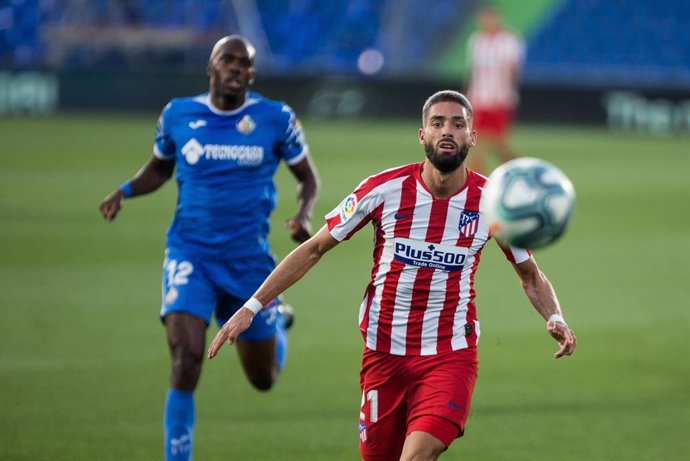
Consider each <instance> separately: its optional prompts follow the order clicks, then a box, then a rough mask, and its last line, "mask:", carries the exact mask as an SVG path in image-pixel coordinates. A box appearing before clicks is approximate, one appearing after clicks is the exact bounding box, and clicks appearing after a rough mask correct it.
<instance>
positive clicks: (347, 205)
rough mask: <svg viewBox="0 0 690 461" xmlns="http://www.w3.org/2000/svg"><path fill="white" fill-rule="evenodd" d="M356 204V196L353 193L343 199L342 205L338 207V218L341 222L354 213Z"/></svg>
mask: <svg viewBox="0 0 690 461" xmlns="http://www.w3.org/2000/svg"><path fill="white" fill-rule="evenodd" d="M356 206H357V196H356V195H355V194H351V195H348V197H347V198H346V199H345V200H344V201H343V205H342V207H341V208H340V220H341V221H342V222H345V221H347V220H348V219H350V218H351V217H352V215H353V214H355V207H356Z"/></svg>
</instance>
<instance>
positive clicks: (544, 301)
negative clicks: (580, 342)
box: [513, 257, 576, 358]
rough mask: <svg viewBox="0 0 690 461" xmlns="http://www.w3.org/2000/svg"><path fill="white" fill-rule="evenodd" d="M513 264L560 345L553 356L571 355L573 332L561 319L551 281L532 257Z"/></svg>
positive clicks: (527, 292)
mask: <svg viewBox="0 0 690 461" xmlns="http://www.w3.org/2000/svg"><path fill="white" fill-rule="evenodd" d="M513 266H514V267H515V272H517V274H518V277H520V282H521V283H522V288H523V289H524V290H525V293H526V294H527V297H528V298H529V300H530V302H531V303H532V305H533V306H534V308H535V309H536V310H537V312H539V314H541V316H542V317H544V320H546V330H547V331H548V332H549V334H550V335H551V336H552V337H553V338H554V339H555V340H556V341H557V342H558V344H559V345H560V347H559V349H558V352H556V354H555V355H554V357H555V358H560V357H563V356H564V355H572V354H573V352H574V351H575V345H576V338H575V333H574V332H573V331H572V330H571V329H570V328H568V325H567V324H566V323H565V320H564V319H563V313H562V312H561V308H560V305H559V303H558V298H557V297H556V292H555V291H554V289H553V286H552V285H551V282H549V279H547V278H546V275H544V273H543V272H542V271H540V270H539V267H538V266H537V263H536V261H535V260H534V258H532V257H530V258H529V259H528V260H527V261H524V262H522V263H520V264H513Z"/></svg>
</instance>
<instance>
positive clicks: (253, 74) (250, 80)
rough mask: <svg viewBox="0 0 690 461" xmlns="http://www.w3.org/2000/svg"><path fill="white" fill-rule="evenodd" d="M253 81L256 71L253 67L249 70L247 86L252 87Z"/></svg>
mask: <svg viewBox="0 0 690 461" xmlns="http://www.w3.org/2000/svg"><path fill="white" fill-rule="evenodd" d="M255 79H256V69H255V68H254V67H252V68H251V69H250V70H249V84H250V85H253V84H254V80H255Z"/></svg>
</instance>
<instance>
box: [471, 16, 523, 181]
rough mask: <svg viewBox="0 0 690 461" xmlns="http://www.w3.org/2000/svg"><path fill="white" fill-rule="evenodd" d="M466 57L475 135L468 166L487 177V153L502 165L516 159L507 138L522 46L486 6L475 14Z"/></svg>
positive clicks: (516, 101) (514, 100)
mask: <svg viewBox="0 0 690 461" xmlns="http://www.w3.org/2000/svg"><path fill="white" fill-rule="evenodd" d="M467 55H468V58H469V61H470V78H469V85H468V88H467V97H468V98H469V99H470V101H471V102H472V106H473V108H474V129H475V130H477V133H478V134H479V138H478V140H477V146H476V147H475V149H474V152H472V156H471V157H470V159H469V163H470V165H469V167H470V168H472V169H473V170H474V171H477V172H478V173H481V174H488V173H489V168H488V166H487V157H488V155H489V153H490V152H492V151H493V152H496V153H497V154H498V156H499V157H500V159H501V160H502V161H504V162H506V161H508V160H512V159H514V158H516V157H517V155H516V154H515V152H514V151H513V150H512V149H511V147H510V146H509V144H508V138H509V135H510V131H511V128H512V125H513V118H514V116H515V111H516V109H517V106H518V100H519V94H518V85H519V80H520V70H521V66H522V62H523V60H524V55H525V47H524V44H523V42H522V40H521V39H520V38H519V37H518V36H517V35H515V34H514V33H512V32H510V31H509V30H507V29H505V28H504V27H503V25H502V24H501V16H500V15H499V13H498V11H497V10H496V9H494V8H493V7H486V8H484V9H482V10H481V12H480V13H479V30H478V31H477V32H475V33H474V34H473V35H472V36H471V37H470V40H469V44H468V50H467Z"/></svg>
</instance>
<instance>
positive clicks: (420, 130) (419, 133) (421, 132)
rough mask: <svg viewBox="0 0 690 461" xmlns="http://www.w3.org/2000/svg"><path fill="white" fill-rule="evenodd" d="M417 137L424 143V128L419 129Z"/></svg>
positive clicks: (420, 142)
mask: <svg viewBox="0 0 690 461" xmlns="http://www.w3.org/2000/svg"><path fill="white" fill-rule="evenodd" d="M417 137H418V138H419V144H424V128H420V129H419V131H418V132H417Z"/></svg>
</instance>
